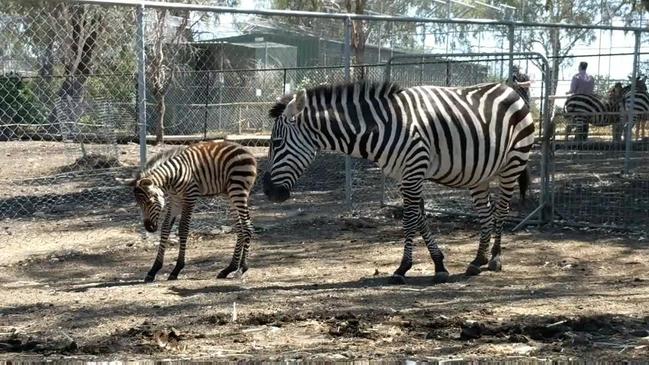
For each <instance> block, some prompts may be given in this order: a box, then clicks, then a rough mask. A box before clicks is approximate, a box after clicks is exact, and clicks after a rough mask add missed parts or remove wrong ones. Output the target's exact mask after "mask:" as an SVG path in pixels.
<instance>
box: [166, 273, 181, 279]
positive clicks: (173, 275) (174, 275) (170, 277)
mask: <svg viewBox="0 0 649 365" xmlns="http://www.w3.org/2000/svg"><path fill="white" fill-rule="evenodd" d="M167 280H178V274H169V277H168V278H167Z"/></svg>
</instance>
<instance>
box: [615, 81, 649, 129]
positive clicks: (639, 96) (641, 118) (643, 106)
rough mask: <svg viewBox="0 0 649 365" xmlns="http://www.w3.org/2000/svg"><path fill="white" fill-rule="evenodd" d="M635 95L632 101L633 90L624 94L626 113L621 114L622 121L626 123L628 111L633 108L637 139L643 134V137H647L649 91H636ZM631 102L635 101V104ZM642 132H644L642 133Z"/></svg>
mask: <svg viewBox="0 0 649 365" xmlns="http://www.w3.org/2000/svg"><path fill="white" fill-rule="evenodd" d="M633 95H634V97H633V101H632V98H631V92H628V93H626V94H624V111H625V113H623V114H622V115H621V119H622V120H621V123H622V124H623V125H624V124H626V122H627V118H628V116H627V114H626V112H627V111H628V110H631V109H633V121H634V123H633V124H634V125H635V128H636V130H635V137H636V140H638V139H640V136H642V138H644V137H645V132H646V131H645V129H646V124H647V120H648V119H649V93H647V91H636V92H635V94H633ZM631 103H633V105H632V104H631ZM640 132H642V134H640Z"/></svg>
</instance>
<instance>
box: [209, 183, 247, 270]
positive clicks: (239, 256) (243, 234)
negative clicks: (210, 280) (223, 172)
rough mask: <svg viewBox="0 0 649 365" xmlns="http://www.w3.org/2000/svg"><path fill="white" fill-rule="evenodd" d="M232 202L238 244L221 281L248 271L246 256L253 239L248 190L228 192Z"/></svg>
mask: <svg viewBox="0 0 649 365" xmlns="http://www.w3.org/2000/svg"><path fill="white" fill-rule="evenodd" d="M228 195H229V196H230V202H231V204H232V206H233V207H234V209H235V210H236V212H237V225H236V226H237V243H236V245H235V246H234V252H233V254H232V260H231V261H230V264H229V265H228V266H227V267H226V268H225V269H223V270H221V272H219V274H218V275H217V276H216V277H217V278H219V279H223V278H226V277H227V276H228V275H229V274H230V273H232V272H234V271H237V270H241V273H242V274H243V273H245V272H246V271H248V265H247V263H246V255H247V254H248V249H249V247H250V239H251V237H252V223H251V222H250V213H249V211H248V191H247V189H246V188H242V187H240V186H236V187H233V188H231V189H230V191H229V192H228Z"/></svg>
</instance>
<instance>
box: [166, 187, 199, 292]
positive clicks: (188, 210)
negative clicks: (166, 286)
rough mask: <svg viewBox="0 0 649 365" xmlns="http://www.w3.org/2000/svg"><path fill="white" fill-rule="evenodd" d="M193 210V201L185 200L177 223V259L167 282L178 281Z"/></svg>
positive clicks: (183, 265)
mask: <svg viewBox="0 0 649 365" xmlns="http://www.w3.org/2000/svg"><path fill="white" fill-rule="evenodd" d="M193 210H194V200H190V199H186V200H185V202H184V204H183V208H182V213H181V215H180V222H179V223H178V258H177V259H176V266H175V267H174V269H173V270H172V271H171V273H170V274H169V277H168V280H176V279H178V274H180V271H181V270H182V269H183V268H184V267H185V249H186V248H187V237H188V236H189V224H190V223H191V219H192V211H193Z"/></svg>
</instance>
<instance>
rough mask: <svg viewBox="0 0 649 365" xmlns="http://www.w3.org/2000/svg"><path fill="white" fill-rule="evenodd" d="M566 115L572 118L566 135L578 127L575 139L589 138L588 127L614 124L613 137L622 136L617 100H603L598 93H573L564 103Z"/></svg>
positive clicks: (618, 137) (616, 138) (617, 138)
mask: <svg viewBox="0 0 649 365" xmlns="http://www.w3.org/2000/svg"><path fill="white" fill-rule="evenodd" d="M564 110H565V111H566V115H567V116H568V117H569V118H570V119H571V123H570V124H569V125H568V128H567V133H566V136H567V135H569V134H570V133H571V129H572V127H573V126H574V127H576V131H575V141H585V140H587V139H588V129H589V128H588V127H589V124H592V125H594V126H597V127H603V126H607V125H613V139H615V140H619V139H620V138H621V137H622V133H621V128H620V127H619V126H618V125H617V123H618V121H619V118H620V114H619V112H620V103H619V102H617V101H615V100H601V99H600V98H599V97H597V96H596V95H588V94H572V95H570V96H569V97H568V99H567V100H566V103H565V104H564Z"/></svg>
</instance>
